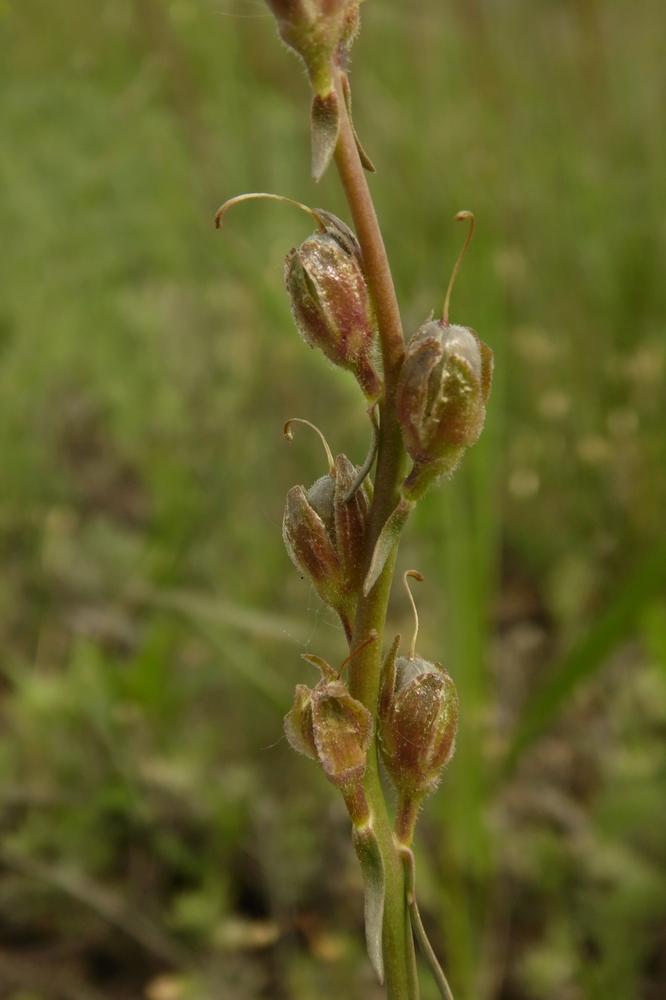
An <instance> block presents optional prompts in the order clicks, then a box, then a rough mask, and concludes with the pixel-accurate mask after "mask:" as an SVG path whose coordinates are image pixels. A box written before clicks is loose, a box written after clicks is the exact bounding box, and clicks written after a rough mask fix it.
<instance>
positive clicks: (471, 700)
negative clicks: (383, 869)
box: [0, 0, 666, 1000]
mask: <svg viewBox="0 0 666 1000" xmlns="http://www.w3.org/2000/svg"><path fill="white" fill-rule="evenodd" d="M363 15H364V22H363V31H362V34H361V36H360V38H359V40H358V41H357V43H356V46H355V49H354V61H353V76H352V83H353V87H354V94H355V122H356V125H357V128H358V131H359V133H360V135H361V137H362V139H363V142H364V145H365V146H366V147H367V150H368V152H369V154H370V156H371V157H372V158H373V160H374V161H375V163H376V165H377V167H378V171H377V174H376V176H374V177H373V178H372V179H371V185H372V190H373V194H374V195H375V196H376V203H377V209H378V213H379V216H380V219H381V222H382V225H383V228H384V233H385V239H386V243H387V247H388V250H389V255H390V258H391V261H392V264H393V267H394V273H395V280H396V284H397V288H398V292H399V297H400V301H401V307H402V311H403V318H404V321H405V329H406V331H407V333H411V332H412V331H413V330H414V329H416V327H417V326H418V325H419V324H420V323H421V322H422V321H423V319H424V318H425V317H426V315H427V314H428V312H429V311H430V310H431V309H433V308H434V309H437V308H439V307H440V306H441V302H442V298H443V294H444V290H445V287H446V283H447V281H448V277H449V274H450V271H451V267H452V264H453V262H454V260H455V257H456V255H457V253H458V249H459V246H460V243H461V240H462V237H463V232H462V227H459V226H456V224H455V223H454V222H453V216H454V214H455V212H456V211H457V210H459V209H461V208H469V209H472V210H474V212H475V213H476V216H477V234H476V237H475V241H474V242H473V244H472V247H471V250H470V252H469V254H468V257H467V259H466V262H465V265H464V267H463V269H462V272H461V274H460V277H459V281H458V283H457V287H456V289H455V293H454V297H453V304H452V314H451V315H452V320H453V321H454V322H461V323H465V324H468V325H471V326H473V327H475V328H476V329H477V330H478V332H479V334H480V335H481V336H482V338H483V339H484V340H486V341H487V342H488V343H489V344H490V345H491V346H492V347H493V349H494V351H495V357H496V382H495V387H494V391H493V395H492V399H491V405H490V409H489V416H488V421H487V426H486V430H485V432H484V435H483V437H482V439H481V441H480V442H479V444H478V445H477V446H476V447H475V448H474V449H472V450H471V451H470V452H469V453H468V455H467V456H466V458H465V460H464V463H463V467H462V468H461V470H460V471H459V473H458V474H457V476H456V478H455V479H454V480H453V481H452V482H451V483H447V484H445V485H444V486H442V487H441V488H439V489H437V490H435V491H433V492H432V493H430V494H429V495H428V497H427V499H426V500H425V501H424V503H423V504H422V506H421V507H420V508H419V511H418V514H417V516H416V517H415V519H414V520H413V522H412V523H411V524H410V526H409V528H408V530H407V532H406V536H405V539H404V543H403V547H402V552H401V557H400V568H401V569H402V570H404V569H406V568H409V567H411V566H416V567H418V568H419V569H420V570H422V572H423V573H424V575H425V577H426V583H425V584H424V585H422V586H421V587H420V588H419V590H418V594H417V600H418V602H419V608H420V611H421V637H420V643H419V645H420V650H421V652H422V654H423V655H426V656H430V657H431V658H433V659H434V658H436V659H439V660H441V661H442V662H443V663H444V664H445V665H446V666H447V667H448V669H449V670H450V672H451V674H452V675H453V677H454V678H455V680H456V683H457V685H458V690H459V694H460V699H461V712H462V724H461V732H460V737H459V741H458V752H457V755H456V757H455V758H454V760H453V762H452V764H451V766H450V767H449V769H448V771H447V774H446V777H445V780H444V781H443V783H442V786H441V787H440V789H439V790H438V791H437V793H436V795H435V796H434V797H433V798H432V799H431V800H429V801H428V802H427V803H426V807H425V809H424V814H423V817H422V821H421V824H420V826H419V833H418V843H417V857H418V865H419V889H420V898H421V906H422V910H423V912H424V919H425V921H426V924H427V927H428V930H429V932H430V934H431V937H432V940H433V943H434V945H435V948H436V950H437V952H438V954H439V955H440V956H441V958H442V961H443V962H444V964H445V967H446V969H447V971H448V973H449V974H450V980H451V982H452V985H453V986H454V990H455V993H456V997H457V998H458V1000H597V998H598V1000H663V998H664V996H666V522H665V518H664V511H665V510H666V423H665V418H666V280H664V259H665V250H666V208H665V206H666V155H665V154H666V130H665V128H664V123H665V122H666V15H665V14H664V7H663V4H662V2H661V0H638V2H636V3H633V4H627V3H622V2H621V0H502V2H494V3H493V2H491V0H450V2H449V0H368V2H367V3H366V4H364V8H363ZM0 47H1V52H2V55H1V57H0V81H1V86H0V231H1V233H2V241H1V250H0V265H1V266H0V393H1V399H2V403H1V407H0V414H1V415H0V453H1V454H2V479H1V488H0V546H1V549H2V563H3V572H2V576H1V577H0V635H1V645H0V657H1V670H2V673H1V681H0V684H1V692H2V708H1V714H0V806H1V820H0V822H1V830H2V837H1V841H0V996H1V997H2V998H5V997H6V998H11V1000H50V998H58V1000H99V998H111V1000H115V998H118V1000H124V998H127V1000H130V998H132V1000H134V998H137V1000H138V998H144V997H145V998H146V1000H217V998H220V1000H251V998H252V1000H254V998H257V1000H259V998H269V1000H315V998H322V1000H338V998H345V1000H360V998H364V1000H373V998H376V1000H379V998H380V997H381V996H382V991H381V990H380V988H379V987H378V986H376V985H375V984H374V983H373V981H372V977H371V973H370V969H369V966H368V964H367V961H366V959H365V957H364V950H363V939H362V893H361V884H360V876H359V872H358V869H357V865H356V861H355V858H354V856H353V851H352V848H351V842H350V837H349V829H348V820H347V818H346V814H345V812H344V808H343V806H342V802H341V800H340V801H338V797H337V793H336V792H335V790H334V789H333V788H332V787H331V786H329V785H327V783H326V782H325V781H324V779H323V777H322V776H321V775H320V774H319V773H318V771H317V769H316V768H315V767H314V765H312V763H311V762H310V761H307V760H305V759H299V758H297V756H296V755H295V754H294V753H293V752H292V751H290V749H289V748H288V746H287V745H286V741H285V739H284V737H283V735H282V715H283V714H284V711H285V709H286V708H287V707H288V706H289V704H290V700H291V692H292V690H293V685H294V683H296V682H297V681H301V682H308V681H311V680H312V679H313V673H314V671H313V670H312V668H310V667H309V666H308V665H306V664H304V663H303V661H302V660H301V659H300V657H299V653H301V652H303V651H310V652H313V653H317V654H319V655H323V656H325V657H327V658H329V659H330V660H331V662H336V661H337V662H340V658H341V656H342V653H343V648H344V641H343V636H342V634H341V632H340V629H339V627H338V626H337V624H336V622H335V621H334V619H333V618H332V616H331V615H330V614H329V613H327V612H326V610H325V609H324V608H322V607H321V606H320V604H319V602H318V600H317V599H316V598H315V596H314V594H313V593H312V592H311V590H310V588H309V586H308V585H307V583H306V582H305V581H303V580H301V579H300V577H299V576H298V574H297V573H296V572H295V571H294V569H293V567H292V566H291V564H290V563H289V560H288V558H287V556H286V554H285V552H284V550H283V546H282V540H281V533H280V523H281V517H282V506H283V502H284V496H285V494H286V491H287V489H288V488H289V487H290V486H292V485H293V484H294V483H303V484H305V485H306V486H308V485H310V483H311V482H312V481H313V480H314V479H315V478H317V477H318V476H319V475H321V474H322V473H323V471H324V468H325V466H324V456H323V453H322V451H321V447H320V444H319V442H318V441H317V440H316V439H315V437H314V435H310V433H309V432H307V431H305V430H302V431H301V432H300V433H298V434H297V435H296V439H295V441H294V443H293V444H292V445H287V444H286V443H285V442H284V440H283V439H282V434H281V428H282V424H283V422H284V421H285V420H286V419H287V418H288V417H291V416H302V417H307V418H309V419H310V420H312V421H314V422H315V423H316V424H318V425H319V426H320V427H321V428H322V430H323V431H324V433H325V434H326V435H327V436H328V438H329V441H330V443H331V446H332V447H333V449H334V450H335V451H336V452H338V451H341V450H344V451H345V452H347V454H349V455H350V457H351V458H352V459H353V460H354V461H356V462H359V461H360V460H361V459H362V456H363V455H364V454H365V450H366V447H367V439H368V428H367V418H366V417H365V415H364V410H363V405H362V403H361V400H360V399H359V397H358V394H357V391H356V389H355V386H354V384H353V380H352V379H351V377H350V376H347V375H346V374H344V373H341V372H338V371H334V370H332V369H331V368H330V367H329V366H328V365H327V363H326V362H325V361H324V359H323V358H322V357H321V356H319V355H317V354H315V353H314V352H312V351H309V350H307V349H305V347H304V346H303V344H302V343H301V342H300V340H299V338H298V336H297V334H296V332H295V330H294V328H293V324H292V321H291V317H290V313H289V306H288V302H287V300H286V296H285V294H284V290H283V281H282V268H283V259H284V255H285V253H286V252H287V251H288V250H289V249H290V248H291V247H292V246H294V245H297V244H298V243H299V242H300V240H302V239H303V238H304V237H305V236H306V235H307V234H308V233H309V231H310V229H309V224H308V222H307V220H306V219H305V217H304V216H301V214H300V213H297V212H295V211H293V210H291V209H289V208H288V207H286V206H283V205H276V204H271V203H269V202H263V203H261V202H258V203H253V204H248V205H243V206H239V207H238V208H236V209H235V210H234V212H233V213H232V214H230V215H229V216H228V221H227V223H226V225H225V229H224V230H223V232H222V233H216V232H215V230H214V228H213V225H212V217H213V214H214V211H215V209H216V208H217V206H218V205H219V204H220V202H221V201H223V200H224V199H226V198H228V197H230V196H232V195H234V194H237V193H240V192H243V191H249V190H266V191H274V192H278V193H280V194H284V195H288V196H291V197H294V198H297V199H298V200H300V201H304V202H307V203H309V204H314V205H319V206H322V207H325V208H328V209H329V210H332V211H334V212H337V213H338V214H339V215H341V216H342V217H343V218H347V219H348V213H347V211H346V209H345V206H344V203H343V201H342V198H341V195H340V191H339V188H338V185H337V181H336V178H335V176H334V174H333V172H331V173H330V174H329V175H327V177H326V178H325V179H324V181H323V182H322V183H321V185H320V186H319V187H318V188H315V186H314V185H313V184H312V182H311V181H310V180H309V139H308V134H307V106H308V101H309V97H308V92H307V87H306V83H305V79H304V74H303V72H302V70H301V68H300V66H299V65H298V64H297V62H296V60H294V59H293V58H292V57H291V56H290V55H289V54H288V53H287V52H286V51H285V50H284V48H283V47H282V46H281V45H280V44H279V43H278V41H277V37H276V32H275V28H274V25H273V23H272V21H271V18H270V17H268V16H267V14H266V9H265V7H264V6H263V5H262V4H261V3H260V2H258V0H257V2H255V0H98V2H96V3H90V2H89V0H58V2H46V0H0ZM408 628H409V608H408V605H407V602H406V598H405V596H404V593H403V592H402V590H401V588H399V587H396V588H395V594H394V599H393V605H392V608H391V613H390V622H389V629H390V630H391V634H393V632H394V631H395V630H398V629H402V631H403V632H405V631H406V630H407V629H408ZM422 992H423V998H424V1000H433V997H434V990H433V987H432V985H431V984H430V982H429V980H428V976H427V974H424V976H423V987H422Z"/></svg>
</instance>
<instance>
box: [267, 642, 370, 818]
mask: <svg viewBox="0 0 666 1000" xmlns="http://www.w3.org/2000/svg"><path fill="white" fill-rule="evenodd" d="M376 638H377V633H376V632H371V633H370V635H369V637H368V638H367V639H366V640H365V642H363V643H362V644H361V645H360V646H359V647H357V648H356V649H355V650H354V651H353V653H351V655H350V656H349V657H347V659H346V660H345V662H344V663H343V664H342V667H341V668H340V671H335V670H334V669H333V667H331V666H329V664H328V663H327V662H326V660H322V659H321V657H319V656H312V655H311V654H309V653H303V654H302V656H303V659H304V660H308V662H309V663H314V665H315V666H316V667H317V668H318V669H319V670H320V671H321V675H322V677H321V680H320V681H319V683H318V684H317V685H316V686H315V687H314V688H308V687H306V686H305V685H304V684H299V685H298V686H297V688H296V697H295V700H294V704H293V707H292V708H291V711H289V712H288V713H287V715H286V716H285V719H284V728H285V732H286V734H287V739H288V740H289V743H290V744H291V746H292V747H293V748H294V750H297V751H298V752H299V753H302V754H305V756H306V757H310V758H311V759H312V760H316V761H318V763H319V764H320V766H321V768H322V770H323V772H324V774H325V775H326V777H327V778H328V780H329V781H330V782H332V783H333V784H334V785H337V787H338V788H340V789H341V790H342V793H343V795H344V797H345V802H346V803H347V808H348V809H349V812H350V815H351V817H352V820H353V821H354V823H355V824H356V823H366V822H367V821H368V819H369V810H368V806H367V803H366V801H365V794H364V792H363V787H362V779H363V775H364V773H365V767H366V756H367V752H368V747H369V746H370V742H371V740H372V733H373V724H372V716H371V714H370V712H369V711H368V709H367V708H366V707H365V705H363V704H362V703H361V702H360V701H357V700H356V698H352V696H351V695H350V693H349V691H348V690H347V687H346V685H345V684H344V682H343V681H342V680H341V678H340V675H341V673H342V669H343V668H344V666H345V664H346V663H348V662H349V660H350V659H351V658H352V657H353V656H356V654H357V653H358V652H359V650H360V649H362V648H363V647H364V646H366V645H367V644H368V643H369V642H374V641H375V640H376Z"/></svg>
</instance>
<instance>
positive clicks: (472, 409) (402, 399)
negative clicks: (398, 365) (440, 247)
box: [396, 212, 493, 499]
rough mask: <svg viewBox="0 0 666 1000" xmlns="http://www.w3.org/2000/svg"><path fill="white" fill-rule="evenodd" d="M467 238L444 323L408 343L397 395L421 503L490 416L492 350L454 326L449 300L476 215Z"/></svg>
mask: <svg viewBox="0 0 666 1000" xmlns="http://www.w3.org/2000/svg"><path fill="white" fill-rule="evenodd" d="M456 218H457V219H470V221H471V225H470V230H469V233H468V236H467V240H466V242H465V245H464V247H463V250H462V252H461V254H460V257H459V258H458V262H457V263H456V266H455V268H454V271H453V274H452V276H451V281H450V282H449V287H448V290H447V293H446V299H445V302H444V310H443V313H442V317H441V319H433V318H432V314H431V316H430V317H429V318H428V319H427V320H426V322H425V323H424V324H423V325H422V326H421V327H420V328H419V329H418V330H417V331H416V333H415V334H414V336H413V337H412V338H411V340H410V341H409V343H408V344H407V348H406V351H405V360H404V364H403V367H402V370H401V373H400V380H399V382H398V390H397V396H396V408H397V412H398V420H399V422H400V428H401V430H402V436H403V440H404V442H405V447H406V449H407V451H408V452H409V455H410V456H411V458H412V459H413V460H414V469H413V470H412V472H411V473H410V475H409V477H408V478H407V480H406V482H405V493H406V495H408V496H409V497H410V499H418V497H419V496H420V495H421V494H422V493H423V492H425V490H426V489H427V488H428V486H430V484H431V483H432V482H433V481H434V480H435V479H437V478H439V476H441V475H443V474H450V473H451V472H453V471H454V469H455V468H456V466H457V464H458V462H459V461H460V459H461V457H462V454H463V452H464V451H465V449H466V448H467V447H469V446H470V445H472V444H474V443H475V441H476V440H477V439H478V437H479V435H480V433H481V430H482V429H483V423H484V420H485V415H486V402H487V400H488V396H489V394H490V386H491V381H492V372H493V352H492V351H491V349H490V348H489V347H488V346H487V344H484V343H483V341H481V340H479V337H478V336H477V334H476V332H475V331H474V330H472V329H471V328H470V327H467V326H458V325H456V324H452V323H449V301H450V297H451V289H452V287H453V282H454V281H455V277H456V275H457V273H458V268H459V267H460V263H461V261H462V258H463V256H464V254H465V251H466V249H467V247H468V245H469V241H470V239H471V236H472V232H473V230H474V216H473V215H472V213H471V212H459V213H458V215H457V216H456Z"/></svg>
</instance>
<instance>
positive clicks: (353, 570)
mask: <svg viewBox="0 0 666 1000" xmlns="http://www.w3.org/2000/svg"><path fill="white" fill-rule="evenodd" d="M302 422H304V423H307V421H302ZM291 423H292V421H289V422H288V423H287V425H286V427H285V433H286V434H287V435H289V434H290V431H289V425H290V424H291ZM310 426H312V425H310ZM315 429H316V428H315ZM326 447H327V453H328V456H329V472H328V474H327V475H325V476H322V477H321V478H320V479H318V480H317V481H316V482H315V483H314V484H313V485H312V486H311V487H310V489H309V490H307V491H306V490H305V489H304V487H303V486H294V487H292V489H290V490H289V493H288V494H287V503H286V506H285V511H284V518H283V521H282V536H283V538H284V543H285V546H286V549H287V552H288V554H289V557H290V559H291V560H292V562H293V563H294V565H295V566H296V568H297V569H298V570H300V572H301V573H303V575H304V576H307V577H308V579H309V580H310V582H311V583H312V586H313V587H314V589H315V591H316V592H317V594H318V595H319V596H320V597H321V599H322V600H323V601H325V603H326V604H329V605H330V606H331V607H332V608H334V609H335V611H337V613H338V614H339V616H340V619H341V621H342V624H343V626H344V629H345V632H346V634H347V637H348V638H349V637H350V636H351V630H352V628H353V624H354V616H355V613H356V601H357V598H358V590H359V586H360V583H361V575H362V569H363V566H362V558H363V551H364V545H365V531H366V524H367V520H368V515H369V513H370V502H371V498H372V487H371V486H370V483H369V480H368V479H365V480H364V482H363V483H362V484H361V486H360V487H359V488H358V489H357V490H356V492H355V493H354V495H353V496H352V497H351V498H349V491H350V489H351V488H352V487H353V485H354V483H355V482H356V481H357V475H356V469H355V467H354V466H353V465H352V463H351V462H350V461H349V459H348V458H347V456H346V455H338V457H337V458H336V460H335V462H333V457H332V455H331V454H330V451H328V446H326Z"/></svg>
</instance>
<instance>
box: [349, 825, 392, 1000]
mask: <svg viewBox="0 0 666 1000" xmlns="http://www.w3.org/2000/svg"><path fill="white" fill-rule="evenodd" d="M353 837H354V849H355V850H356V856H357V857H358V860H359V861H360V863H361V872H362V874H363V890H364V898H365V941H366V946H367V949H368V958H369V959H370V964H371V966H372V968H373V969H374V972H375V975H376V976H377V979H378V980H379V982H380V983H383V982H384V957H383V954H382V931H383V927H384V895H385V891H386V885H385V877H384V861H383V859H382V854H381V851H380V849H379V841H378V840H377V834H376V833H375V831H374V830H373V828H372V824H371V823H366V824H364V825H363V826H355V827H354V831H353Z"/></svg>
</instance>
